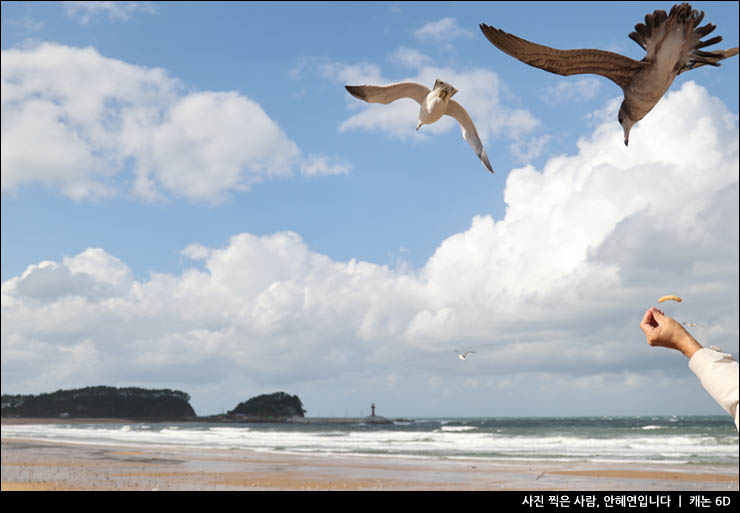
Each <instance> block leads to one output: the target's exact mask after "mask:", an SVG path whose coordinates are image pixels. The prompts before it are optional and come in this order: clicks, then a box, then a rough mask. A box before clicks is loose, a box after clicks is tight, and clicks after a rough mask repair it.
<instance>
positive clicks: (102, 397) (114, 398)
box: [2, 386, 195, 419]
mask: <svg viewBox="0 0 740 513" xmlns="http://www.w3.org/2000/svg"><path fill="white" fill-rule="evenodd" d="M2 416H3V417H38V418H40V417H47V418H48V417H61V418H83V417H84V418H146V419H187V418H194V417H195V411H194V410H193V408H192V407H191V406H190V396H189V395H188V394H186V393H185V392H181V391H179V390H169V389H159V390H157V389H145V388H136V387H128V388H115V387H107V386H95V387H86V388H77V389H72V390H57V391H56V392H52V393H48V394H39V395H6V394H4V395H3V396H2Z"/></svg>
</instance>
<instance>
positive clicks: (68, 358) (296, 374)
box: [2, 82, 740, 414]
mask: <svg viewBox="0 0 740 513" xmlns="http://www.w3.org/2000/svg"><path fill="white" fill-rule="evenodd" d="M631 143H632V144H631V145H630V147H629V148H625V147H624V145H623V144H622V143H621V134H620V128H619V126H618V125H615V124H614V123H613V122H612V121H611V120H609V121H605V122H604V123H603V124H601V125H599V126H598V127H596V129H595V130H594V132H593V133H592V134H591V135H590V136H588V137H584V138H583V139H581V140H580V141H579V144H578V153H576V154H574V155H563V156H559V157H555V158H552V159H551V160H549V161H548V162H547V163H546V164H545V165H544V167H543V169H542V170H537V169H534V168H533V167H531V166H527V167H523V168H520V169H515V170H513V171H512V172H511V173H510V174H509V177H508V179H507V183H506V190H505V200H506V203H507V209H506V215H505V217H504V218H503V219H502V220H500V221H495V220H494V219H492V218H491V217H490V216H477V217H475V218H474V219H473V220H472V223H471V226H470V228H469V229H467V230H465V231H464V232H461V233H457V234H454V235H452V236H450V237H449V238H447V239H446V240H444V241H442V243H441V244H440V245H439V247H438V248H437V250H436V252H435V253H434V255H433V256H432V257H431V258H430V259H429V261H428V262H427V263H426V265H424V266H423V267H422V268H420V269H418V270H409V269H408V268H407V267H403V268H399V269H391V268H388V267H386V266H381V265H376V264H373V263H370V262H361V261H356V260H350V261H347V262H340V261H335V260H332V259H331V258H329V257H328V256H326V255H323V254H320V253H317V252H315V251H312V250H310V249H309V248H308V247H307V245H306V243H305V242H304V241H303V240H302V239H301V237H300V236H299V235H297V234H295V233H292V232H281V233H276V234H273V235H267V236H261V237H258V236H254V235H251V234H246V233H243V234H238V235H235V236H234V237H232V238H231V240H230V241H229V243H228V244H227V245H226V246H225V247H222V248H207V247H205V246H203V245H200V244H197V243H194V244H191V245H189V246H188V247H186V248H185V249H184V250H183V254H184V255H185V256H187V257H189V258H191V259H194V260H197V261H199V262H200V263H202V264H203V267H202V269H196V268H189V269H186V270H185V271H184V272H183V273H182V274H179V275H172V274H153V275H152V276H151V277H150V278H149V279H148V280H144V281H136V280H133V279H132V277H131V272H130V271H129V270H128V269H127V267H126V266H125V264H124V263H122V262H120V261H119V260H117V259H116V258H115V257H113V256H111V255H109V254H107V253H106V252H104V251H102V250H86V251H84V252H83V253H81V254H80V255H77V256H74V257H70V258H67V259H64V261H63V262H61V263H55V262H42V263H40V264H38V265H31V266H29V268H28V269H27V270H26V272H24V273H23V274H22V275H21V276H18V277H14V278H11V279H10V280H7V281H6V282H5V283H3V285H2V351H3V354H2V379H3V390H9V388H8V387H10V390H11V391H18V392H28V391H32V390H35V391H38V390H45V391H48V390H51V389H56V388H60V387H65V386H70V385H72V384H75V385H82V384H91V383H93V384H94V383H98V382H100V383H103V382H105V383H111V382H113V381H115V382H122V383H123V382H125V383H129V384H130V383H131V381H132V380H134V379H136V380H138V381H137V382H136V384H142V383H148V384H151V383H160V384H161V386H165V385H166V386H170V387H175V386H177V387H180V388H184V389H186V391H188V392H189V393H191V395H192V396H193V398H194V402H195V406H196V409H198V410H199V413H207V412H204V411H203V408H205V407H210V408H211V409H213V408H231V407H233V405H234V404H236V403H237V402H238V401H240V400H243V399H244V390H245V387H247V386H249V387H251V388H249V389H250V390H255V389H259V390H269V389H270V388H271V387H272V388H274V387H276V386H279V387H281V388H282V389H286V388H287V389H290V390H292V391H294V392H298V393H299V395H301V397H302V399H303V400H304V403H306V402H310V401H311V400H312V399H311V398H309V397H306V394H305V393H304V392H303V391H307V390H313V391H314V392H316V393H317V394H318V393H319V392H318V391H321V394H323V395H324V400H325V401H327V403H326V404H330V401H339V400H342V401H352V398H351V394H349V393H348V392H347V391H349V390H352V389H355V388H356V387H363V386H365V385H367V386H370V385H372V386H373V390H374V393H375V394H377V395H376V396H375V397H376V399H374V400H379V399H377V397H380V396H382V397H383V398H384V401H385V402H386V403H389V402H391V401H396V402H397V403H398V404H399V406H398V407H397V411H399V412H401V411H404V410H403V406H400V405H402V404H408V403H409V402H410V401H411V399H410V397H411V396H409V394H413V393H414V391H416V392H419V393H420V394H422V395H424V394H423V393H424V391H426V392H428V391H429V390H430V387H432V389H434V390H437V391H438V392H439V393H438V394H437V395H435V396H434V401H433V403H432V402H429V400H427V399H421V400H420V402H419V404H418V405H415V406H414V407H415V408H422V407H426V408H427V410H421V411H419V413H418V414H424V413H426V414H430V413H432V412H434V411H437V412H438V411H440V408H442V405H443V404H449V405H450V407H452V408H454V406H453V404H454V402H455V394H456V393H461V392H463V391H465V393H466V394H467V395H466V397H468V401H472V402H473V403H474V404H479V405H489V404H493V405H495V404H500V403H502V402H506V401H508V400H509V399H506V397H509V398H511V399H510V400H511V401H512V404H513V405H514V407H517V408H520V409H519V410H516V411H518V412H530V413H531V412H533V411H536V412H538V414H578V413H579V412H578V411H577V408H576V406H574V405H577V404H579V401H583V402H582V403H580V404H586V403H588V404H589V405H601V406H600V408H601V409H600V410H596V411H601V412H607V413H609V412H611V413H614V412H615V410H616V409H618V408H621V410H620V411H622V412H623V413H630V412H635V411H636V410H635V408H642V410H639V411H646V410H647V411H665V410H664V409H663V408H664V405H665V404H666V401H668V403H671V402H673V404H675V405H677V406H676V407H678V408H693V410H689V411H696V410H697V409H698V410H700V411H713V410H712V409H711V406H712V403H711V399H709V398H708V397H706V396H705V395H703V392H701V390H700V387H699V386H698V384H696V383H695V382H694V381H692V378H691V377H689V376H688V372H689V371H688V370H687V369H686V364H685V361H682V360H681V361H679V359H678V358H677V357H676V358H672V357H671V356H674V355H671V356H669V355H668V352H667V351H661V350H660V349H651V348H649V347H648V346H647V344H646V343H645V340H644V336H643V335H642V332H641V331H640V329H639V326H638V324H639V321H640V319H641V317H642V313H643V312H644V310H645V309H646V308H647V307H649V306H651V305H653V304H655V302H656V300H657V298H658V297H660V296H661V295H663V294H665V293H677V294H679V295H681V296H683V298H684V302H683V303H681V304H680V305H677V306H676V305H669V306H666V309H667V310H668V311H667V313H668V314H669V315H671V316H674V317H676V318H678V319H679V320H690V321H693V322H701V323H703V324H704V325H705V326H707V328H697V329H696V332H695V334H696V336H697V338H698V339H699V340H700V342H702V343H703V344H705V345H710V344H716V345H719V346H721V347H722V348H723V349H725V350H728V351H732V352H735V353H737V349H738V345H737V344H738V338H737V333H738V331H737V330H738V286H737V283H738V278H739V276H738V274H739V272H738V256H739V255H738V231H739V229H740V228H739V227H738V211H739V208H740V205H739V200H738V194H739V193H738V126H737V116H735V115H733V114H731V113H729V112H728V111H727V109H726V107H725V106H724V105H723V104H721V103H720V102H719V101H718V100H717V99H715V98H712V97H710V96H709V95H708V94H707V91H706V90H705V89H703V88H702V87H699V86H697V85H696V84H694V83H693V82H687V83H685V84H684V85H683V86H682V87H681V89H680V90H678V91H675V92H671V93H669V94H668V95H667V96H666V97H665V98H664V99H663V100H662V101H661V102H660V103H659V104H658V105H657V106H656V108H655V109H654V110H653V111H652V112H651V114H650V116H648V117H646V118H645V119H644V120H643V121H642V122H641V123H640V124H639V125H637V127H636V128H635V131H634V133H633V139H632V140H631ZM664 306H665V305H664ZM461 346H464V348H465V349H474V350H476V351H477V353H476V355H475V356H476V358H475V359H470V360H469V361H468V362H466V365H465V366H464V367H461V366H459V365H458V366H455V365H453V364H454V363H458V362H457V360H456V359H455V358H454V353H452V349H454V348H459V347H461ZM467 364H470V365H467ZM131 376H134V377H133V378H132V377H131ZM218 383H222V384H226V383H228V385H229V386H228V387H227V388H223V387H222V390H225V391H223V392H222V393H221V394H220V396H219V398H218V401H222V403H219V404H218V405H214V403H210V404H208V405H206V404H205V403H201V402H199V401H203V399H202V398H203V397H204V396H201V395H200V394H201V392H202V393H203V394H206V395H208V397H209V398H210V399H211V400H215V399H214V397H213V395H214V394H213V392H212V390H213V387H214V386H215V384H218ZM692 383H693V384H694V385H696V387H697V388H696V389H686V390H683V387H689V386H691V384H692ZM653 385H654V386H653ZM679 386H680V387H682V388H681V389H679V388H677V387H679ZM435 387H436V388H435ZM297 388H299V389H300V390H298V389H297ZM501 390H506V391H507V393H506V394H505V396H506V397H501V394H500V391H501ZM676 390H679V391H678V392H677V391H676ZM209 391H210V392H209ZM694 392H696V393H694ZM522 394H524V395H522ZM671 394H674V395H675V394H679V395H680V396H681V397H682V401H683V402H682V401H678V400H675V401H674V399H673V398H672V395H671ZM417 396H418V394H417ZM414 397H416V396H414ZM563 397H567V399H563ZM630 397H631V399H629V398H630ZM620 401H621V402H620ZM345 404H349V403H345ZM507 404H508V403H507ZM528 408H529V409H528ZM630 408H632V409H630ZM656 408H657V410H656ZM309 409H310V406H309ZM533 409H534V410H533ZM211 411H212V410H211ZM417 411H418V410H417ZM453 411H454V410H453ZM507 411H512V410H507ZM589 411H592V412H593V411H595V410H593V409H589ZM310 413H311V414H315V411H311V412H310ZM581 413H582V411H581Z"/></svg>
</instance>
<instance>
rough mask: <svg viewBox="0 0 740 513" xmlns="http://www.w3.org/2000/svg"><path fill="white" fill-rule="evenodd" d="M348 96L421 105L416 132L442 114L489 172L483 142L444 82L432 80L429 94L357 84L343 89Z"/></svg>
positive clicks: (405, 86) (414, 87) (417, 87)
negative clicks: (459, 130) (457, 125)
mask: <svg viewBox="0 0 740 513" xmlns="http://www.w3.org/2000/svg"><path fill="white" fill-rule="evenodd" d="M344 87H345V88H346V89H347V91H349V94H351V95H352V96H354V97H355V98H359V99H360V100H364V101H366V102H368V103H382V104H384V105H387V104H389V103H391V102H394V101H396V100H398V99H399V98H411V99H412V100H416V102H417V103H418V104H419V105H420V106H421V109H420V110H419V124H418V125H416V129H417V130H419V128H421V125H431V124H432V123H434V122H436V121H437V120H438V119H439V118H441V117H442V116H443V115H444V114H447V115H448V116H452V117H453V118H455V119H456V120H457V122H458V123H460V127H461V128H462V135H463V137H464V138H465V140H466V141H468V144H470V146H471V148H473V151H474V152H475V154H476V155H478V158H479V159H480V160H481V162H483V165H484V166H486V168H487V169H488V170H489V171H490V172H491V173H493V168H492V167H491V163H490V162H488V155H486V151H485V150H484V149H483V143H482V142H481V141H480V137H478V131H477V130H476V129H475V125H474V124H473V120H472V119H470V116H468V113H467V112H466V111H465V109H464V108H463V107H462V105H460V104H459V103H457V102H456V101H455V100H453V99H452V97H453V96H455V93H456V92H457V89H455V88H454V87H452V86H451V85H450V84H448V83H446V82H442V81H441V80H436V81H435V82H434V89H433V90H432V91H430V90H429V89H428V88H427V87H424V86H423V85H421V84H415V83H413V82H401V83H398V84H391V85H387V86H375V85H361V86H350V85H348V86H344Z"/></svg>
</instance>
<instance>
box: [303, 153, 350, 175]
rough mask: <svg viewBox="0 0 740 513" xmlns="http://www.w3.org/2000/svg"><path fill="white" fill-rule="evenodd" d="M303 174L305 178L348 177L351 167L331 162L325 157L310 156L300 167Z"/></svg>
mask: <svg viewBox="0 0 740 513" xmlns="http://www.w3.org/2000/svg"><path fill="white" fill-rule="evenodd" d="M300 168H301V174H302V175H305V176H319V175H346V174H348V173H349V170H350V168H351V166H350V165H349V164H339V163H333V162H331V161H330V159H329V157H327V156H325V155H309V156H308V157H307V158H306V159H305V160H304V162H303V163H302V164H301V165H300Z"/></svg>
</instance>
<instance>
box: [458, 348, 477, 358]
mask: <svg viewBox="0 0 740 513" xmlns="http://www.w3.org/2000/svg"><path fill="white" fill-rule="evenodd" d="M455 352H456V353H457V357H458V358H460V359H461V360H467V359H468V355H470V354H473V353H475V351H465V352H464V353H461V352H460V351H458V350H457V349H455Z"/></svg>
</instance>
